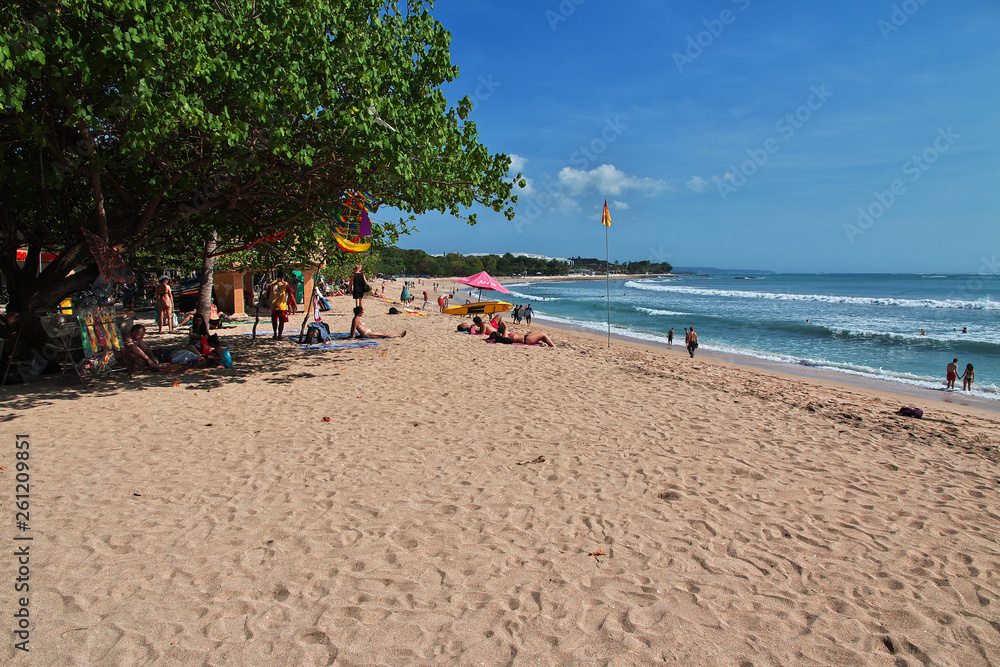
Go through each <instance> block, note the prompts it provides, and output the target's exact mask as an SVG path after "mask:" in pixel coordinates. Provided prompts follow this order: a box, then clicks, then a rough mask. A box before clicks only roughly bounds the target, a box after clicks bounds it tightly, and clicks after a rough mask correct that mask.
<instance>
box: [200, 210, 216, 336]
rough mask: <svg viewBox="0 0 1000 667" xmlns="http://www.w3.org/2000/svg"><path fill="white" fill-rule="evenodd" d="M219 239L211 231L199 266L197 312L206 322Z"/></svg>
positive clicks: (209, 309)
mask: <svg viewBox="0 0 1000 667" xmlns="http://www.w3.org/2000/svg"><path fill="white" fill-rule="evenodd" d="M218 239H219V234H218V233H217V232H216V231H215V230H214V229H213V230H212V238H210V239H209V240H208V241H206V242H205V260H204V261H203V262H202V264H201V286H200V287H199V288H198V306H197V309H198V312H199V313H201V316H202V317H204V318H205V322H206V323H207V322H208V318H209V312H210V311H211V309H212V284H213V282H214V279H215V257H212V256H211V255H212V253H213V252H215V245H216V242H217V241H218Z"/></svg>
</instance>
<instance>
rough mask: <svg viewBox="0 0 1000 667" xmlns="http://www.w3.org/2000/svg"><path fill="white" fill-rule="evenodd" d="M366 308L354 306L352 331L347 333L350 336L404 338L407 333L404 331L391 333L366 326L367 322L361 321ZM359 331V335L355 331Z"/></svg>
mask: <svg viewBox="0 0 1000 667" xmlns="http://www.w3.org/2000/svg"><path fill="white" fill-rule="evenodd" d="M364 313H365V309H364V308H362V307H361V306H355V307H354V319H353V320H351V331H350V333H349V334H347V337H348V338H402V337H403V336H405V335H406V332H405V331H404V332H403V333H401V334H390V333H383V332H381V331H372V330H371V329H369V328H368V327H366V326H365V323H364V322H362V321H361V316H362V315H364ZM355 332H357V334H358V335H357V336H355V335H354V333H355Z"/></svg>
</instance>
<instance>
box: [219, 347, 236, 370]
mask: <svg viewBox="0 0 1000 667" xmlns="http://www.w3.org/2000/svg"><path fill="white" fill-rule="evenodd" d="M222 365H223V366H225V367H226V368H232V367H233V355H231V354H229V348H228V347H224V348H222Z"/></svg>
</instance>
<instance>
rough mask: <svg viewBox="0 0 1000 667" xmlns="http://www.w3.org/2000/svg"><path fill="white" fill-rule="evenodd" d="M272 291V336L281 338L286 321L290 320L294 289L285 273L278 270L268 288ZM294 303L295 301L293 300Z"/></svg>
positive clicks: (277, 338) (276, 338)
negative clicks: (290, 306) (287, 280)
mask: <svg viewBox="0 0 1000 667" xmlns="http://www.w3.org/2000/svg"><path fill="white" fill-rule="evenodd" d="M268 289H270V293H271V331H272V334H271V337H272V338H274V339H275V340H281V334H282V333H283V332H284V331H285V322H287V321H288V307H289V301H291V296H292V289H291V287H290V286H289V285H288V283H287V282H285V274H284V273H282V272H281V271H278V275H277V277H276V279H275V280H273V281H271V285H270V287H269V288H268ZM291 302H292V303H294V301H291Z"/></svg>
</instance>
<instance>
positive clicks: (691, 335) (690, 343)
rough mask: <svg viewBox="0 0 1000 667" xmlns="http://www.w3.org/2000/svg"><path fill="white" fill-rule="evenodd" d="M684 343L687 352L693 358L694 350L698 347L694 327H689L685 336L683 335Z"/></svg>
mask: <svg viewBox="0 0 1000 667" xmlns="http://www.w3.org/2000/svg"><path fill="white" fill-rule="evenodd" d="M684 344H685V345H687V350H688V354H690V355H691V358H692V359H694V351H695V350H697V349H698V334H697V333H695V331H694V327H691V330H690V331H688V333H687V336H685V337H684Z"/></svg>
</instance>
